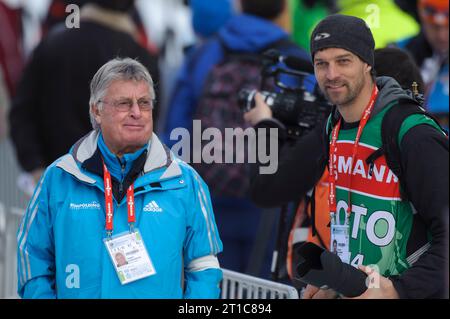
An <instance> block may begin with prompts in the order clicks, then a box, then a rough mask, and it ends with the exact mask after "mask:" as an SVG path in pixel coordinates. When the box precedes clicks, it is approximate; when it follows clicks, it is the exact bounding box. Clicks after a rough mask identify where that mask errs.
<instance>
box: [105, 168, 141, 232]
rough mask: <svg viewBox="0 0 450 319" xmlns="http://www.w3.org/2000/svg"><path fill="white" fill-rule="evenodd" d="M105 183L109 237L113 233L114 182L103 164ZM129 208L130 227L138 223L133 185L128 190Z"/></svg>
mask: <svg viewBox="0 0 450 319" xmlns="http://www.w3.org/2000/svg"><path fill="white" fill-rule="evenodd" d="M103 182H104V185H105V204H106V231H107V233H108V236H111V234H112V232H113V228H114V227H113V217H114V208H113V199H112V198H113V197H112V181H111V174H110V173H109V171H108V168H107V167H106V165H105V163H103ZM127 208H128V223H129V224H130V227H131V228H132V227H133V224H134V223H135V222H136V215H135V208H134V187H133V184H131V185H130V187H128V189H127Z"/></svg>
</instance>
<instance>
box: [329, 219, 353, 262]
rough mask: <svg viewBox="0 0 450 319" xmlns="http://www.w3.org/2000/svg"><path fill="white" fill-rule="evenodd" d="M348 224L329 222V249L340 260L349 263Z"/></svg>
mask: <svg viewBox="0 0 450 319" xmlns="http://www.w3.org/2000/svg"><path fill="white" fill-rule="evenodd" d="M349 232H350V226H349V225H348V224H345V225H336V224H331V245H330V251H331V252H332V253H335V254H337V255H338V256H339V258H341V260H342V262H344V263H346V264H349V263H350V238H349Z"/></svg>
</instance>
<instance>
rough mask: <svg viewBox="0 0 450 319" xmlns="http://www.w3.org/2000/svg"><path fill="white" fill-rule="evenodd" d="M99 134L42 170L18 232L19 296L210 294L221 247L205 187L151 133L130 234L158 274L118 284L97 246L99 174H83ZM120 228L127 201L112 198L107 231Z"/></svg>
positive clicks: (101, 202) (101, 219)
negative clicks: (141, 242)
mask: <svg viewBox="0 0 450 319" xmlns="http://www.w3.org/2000/svg"><path fill="white" fill-rule="evenodd" d="M98 136H99V135H98V132H96V131H93V132H91V133H90V134H89V135H87V136H86V137H84V138H83V139H81V140H80V141H79V142H78V143H77V144H76V145H74V147H72V149H71V151H70V153H69V154H67V155H65V156H63V157H61V158H60V159H58V160H56V161H55V162H54V163H53V164H52V165H50V166H49V167H48V168H47V170H46V171H45V173H44V175H43V177H42V178H41V180H40V182H39V184H38V186H37V188H36V190H35V193H34V195H33V197H32V199H31V201H30V204H29V206H28V208H27V211H26V214H25V216H24V218H23V220H22V223H21V225H20V227H19V230H18V235H17V239H18V253H17V254H18V260H17V264H18V293H19V295H20V296H21V297H24V298H183V297H184V298H218V296H219V292H220V290H219V282H220V280H221V279H222V271H221V270H220V267H219V263H218V260H217V258H216V255H217V254H218V253H219V252H221V251H222V242H221V240H220V238H219V234H218V231H217V227H216V224H215V220H214V214H213V211H212V207H211V202H210V196H209V191H208V188H207V186H206V185H205V183H204V182H203V180H202V179H201V178H200V177H199V175H198V174H197V173H196V172H195V171H194V170H193V169H192V168H191V167H190V166H188V165H187V164H185V163H184V162H182V161H181V160H179V159H176V158H174V157H173V155H172V154H171V153H170V152H169V150H168V149H167V148H166V147H165V146H164V145H163V144H162V143H161V142H160V141H159V139H158V138H157V136H156V135H155V134H153V137H152V140H151V143H149V145H150V146H149V150H148V153H147V160H146V162H145V165H144V170H143V173H142V174H141V175H140V176H139V177H138V178H137V180H136V181H135V184H134V187H135V207H136V228H138V229H139V231H140V232H141V234H142V237H143V240H144V243H145V245H146V248H147V251H148V253H149V255H150V258H151V260H152V262H153V265H154V267H155V269H156V274H155V275H152V276H150V277H147V278H144V279H140V280H138V281H135V282H131V283H129V284H126V285H121V284H120V281H119V279H118V277H117V275H116V272H115V270H114V266H113V264H112V262H111V259H110V257H109V255H108V252H107V250H106V248H105V246H104V243H103V239H104V238H105V237H106V231H105V209H104V207H105V197H104V186H103V185H104V184H103V177H102V176H98V175H96V174H94V173H91V172H89V171H87V170H85V169H83V168H82V163H83V162H84V161H85V160H87V159H89V158H90V157H92V156H93V154H94V153H95V151H96V149H97V140H98ZM155 207H156V208H157V209H155ZM128 229H129V228H128V223H127V204H126V196H125V198H124V199H123V200H122V201H121V202H120V203H117V202H116V200H115V199H114V234H119V233H121V232H126V231H128ZM183 278H184V281H183ZM183 288H184V289H183Z"/></svg>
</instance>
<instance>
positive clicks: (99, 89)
mask: <svg viewBox="0 0 450 319" xmlns="http://www.w3.org/2000/svg"><path fill="white" fill-rule="evenodd" d="M117 80H121V81H136V82H142V81H144V82H146V83H147V84H148V86H149V88H150V98H151V99H155V90H154V88H153V80H152V77H151V76H150V73H148V70H147V69H146V67H145V66H143V65H142V64H141V63H140V62H139V61H137V60H133V59H130V58H115V59H113V60H110V61H108V62H107V63H106V64H104V65H103V66H102V67H101V68H100V69H99V70H98V71H97V73H95V75H94V77H93V78H92V81H91V97H90V99H89V116H90V118H91V124H92V127H93V128H94V130H99V129H100V125H99V124H98V123H97V121H96V120H95V117H94V114H93V113H92V107H93V106H94V105H97V107H98V108H100V109H101V108H102V107H103V105H102V103H101V100H102V99H103V98H104V97H105V94H106V91H107V90H108V88H109V86H110V85H111V83H112V82H113V81H117Z"/></svg>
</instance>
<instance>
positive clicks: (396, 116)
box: [366, 99, 442, 200]
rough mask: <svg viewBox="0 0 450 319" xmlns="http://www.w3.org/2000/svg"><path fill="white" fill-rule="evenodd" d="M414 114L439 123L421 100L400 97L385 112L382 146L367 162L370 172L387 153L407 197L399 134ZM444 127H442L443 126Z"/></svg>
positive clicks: (389, 163) (403, 193) (403, 195)
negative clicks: (377, 160)
mask: <svg viewBox="0 0 450 319" xmlns="http://www.w3.org/2000/svg"><path fill="white" fill-rule="evenodd" d="M414 114H422V115H425V116H427V117H429V118H430V119H432V120H433V121H434V122H436V124H437V125H438V126H439V127H441V126H440V125H439V123H438V122H437V120H436V119H434V118H433V116H432V115H431V114H429V113H428V112H427V111H425V109H423V108H422V107H421V105H420V103H419V102H417V101H415V100H412V99H400V100H399V101H398V104H397V105H395V106H393V107H391V108H390V109H389V110H388V111H387V112H386V114H385V116H384V118H383V122H382V124H381V139H382V144H383V145H382V147H380V148H379V149H378V150H376V151H375V152H373V153H372V154H371V155H370V156H369V157H368V158H367V159H366V163H367V164H368V165H369V174H370V173H371V171H372V169H373V165H374V162H375V160H376V159H377V158H379V157H381V156H382V155H385V157H386V162H387V165H388V167H389V169H390V170H391V171H392V172H393V173H394V174H395V175H396V176H397V177H398V179H399V182H400V185H401V188H402V194H401V195H402V198H403V199H405V200H406V199H407V198H408V196H407V194H408V190H407V187H406V184H405V182H404V177H403V176H404V173H403V169H402V164H401V152H400V145H399V143H398V136H399V133H400V128H401V126H402V124H403V122H404V121H405V120H406V119H407V118H408V117H410V116H411V115H414ZM441 129H442V128H441Z"/></svg>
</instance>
